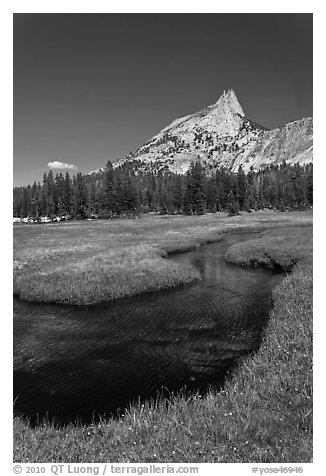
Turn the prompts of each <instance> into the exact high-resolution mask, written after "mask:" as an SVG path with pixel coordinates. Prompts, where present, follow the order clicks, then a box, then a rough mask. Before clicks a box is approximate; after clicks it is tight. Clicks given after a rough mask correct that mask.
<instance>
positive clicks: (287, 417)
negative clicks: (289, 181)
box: [14, 230, 312, 463]
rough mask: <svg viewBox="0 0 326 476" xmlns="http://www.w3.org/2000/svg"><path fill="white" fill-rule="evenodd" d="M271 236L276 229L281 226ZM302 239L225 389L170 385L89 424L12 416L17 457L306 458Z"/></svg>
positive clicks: (308, 327) (308, 285) (308, 330)
mask: <svg viewBox="0 0 326 476" xmlns="http://www.w3.org/2000/svg"><path fill="white" fill-rule="evenodd" d="M283 233H284V230H283ZM278 236H279V237H280V236H282V234H281V231H279V233H278ZM299 236H301V234H300V235H299ZM268 239H269V235H266V236H265V241H264V239H262V240H263V241H262V242H261V243H260V244H261V245H262V244H264V248H265V251H266V252H267V251H268V249H269V246H268V243H269V242H268ZM307 240H308V238H307ZM283 243H286V241H283ZM309 243H310V244H309ZM309 243H308V241H307V243H306V245H305V252H303V251H302V255H301V257H300V258H299V259H298V264H297V265H296V266H295V267H294V271H293V272H292V274H291V275H289V276H288V277H286V278H285V279H284V280H283V282H282V283H281V285H280V286H279V287H278V288H277V289H275V290H274V293H273V301H274V307H273V311H272V313H271V319H270V322H269V325H268V328H267V330H266V335H265V338H264V340H263V343H262V346H261V348H260V350H259V351H258V352H257V353H256V354H254V355H253V356H251V357H249V358H247V359H245V360H244V361H243V362H241V363H240V364H239V368H238V369H237V371H235V372H234V373H233V376H232V377H231V378H230V379H229V380H228V381H227V383H226V385H225V387H224V390H223V391H222V392H219V393H217V392H216V391H214V389H212V390H211V391H210V392H209V393H208V394H207V395H205V396H204V395H202V396H201V395H198V394H197V395H191V396H187V395H177V396H174V397H171V399H170V401H168V402H166V401H156V402H147V403H145V404H144V405H141V404H138V405H137V404H136V405H134V406H133V407H132V408H130V409H129V410H128V411H125V413H124V415H122V416H121V418H119V419H110V420H103V421H102V422H101V423H100V424H94V425H92V426H90V427H83V426H82V425H79V424H75V425H69V426H67V427H64V428H58V427H56V426H55V425H53V424H50V423H43V424H40V425H39V426H38V427H36V428H32V427H30V426H29V424H28V422H27V421H26V420H24V419H23V418H21V417H16V418H15V420H14V431H15V443H14V460H15V461H16V462H28V461H29V462H51V461H53V462H60V461H64V462H143V463H144V462H211V463H213V462H214V463H217V462H230V463H232V462H235V463H236V462H252V463H253V462H257V463H258V462H267V463H271V462H279V463H303V462H310V461H311V459H312V259H311V251H312V250H311V241H310V242H309ZM281 246H282V245H281V244H280V245H279V247H281ZM284 246H285V244H284ZM269 252H271V251H270V250H269ZM238 261H239V260H238Z"/></svg>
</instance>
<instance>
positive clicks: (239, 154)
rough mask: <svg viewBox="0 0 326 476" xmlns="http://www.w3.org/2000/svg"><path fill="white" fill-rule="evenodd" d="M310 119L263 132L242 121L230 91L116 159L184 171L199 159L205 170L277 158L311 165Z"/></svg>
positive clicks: (272, 161) (258, 163)
mask: <svg viewBox="0 0 326 476" xmlns="http://www.w3.org/2000/svg"><path fill="white" fill-rule="evenodd" d="M312 132H313V123H312V118H303V119H300V120H298V121H294V122H291V123H289V124H286V125H285V126H284V127H283V128H281V129H274V130H271V131H269V130H267V129H266V128H265V127H263V126H260V125H258V124H256V123H254V122H253V121H251V120H249V119H248V118H246V116H245V114H244V111H243V109H242V107H241V105H240V103H239V101H238V99H237V97H236V95H235V93H234V91H233V90H229V91H226V92H225V91H224V93H223V94H222V96H221V97H220V98H219V99H218V101H217V102H216V103H214V104H212V105H211V106H208V107H206V108H205V109H202V110H201V111H199V112H197V113H195V114H190V115H189V116H185V117H182V118H179V119H176V120H175V121H173V122H172V124H170V125H169V126H168V127H166V128H164V129H163V130H162V131H161V132H159V133H158V134H157V135H156V136H154V137H153V138H152V139H150V140H149V141H148V142H147V143H146V144H144V145H143V146H142V147H140V148H139V149H138V150H137V151H136V153H135V154H130V155H128V156H126V157H125V158H123V159H120V160H119V161H118V162H117V164H121V163H123V162H125V161H130V160H133V161H135V160H136V161H137V167H140V168H142V169H145V170H146V169H147V170H155V171H158V170H167V169H169V170H171V171H173V172H176V173H185V172H186V171H187V170H188V168H189V167H190V164H191V162H193V161H194V160H196V159H200V160H201V161H202V162H203V164H205V166H206V167H207V168H208V169H214V168H216V167H221V166H223V167H227V168H229V169H231V170H234V171H236V170H238V168H239V166H240V165H242V168H243V170H244V171H246V172H247V171H249V169H250V167H251V166H253V167H254V169H259V168H261V167H263V166H266V165H270V164H278V163H281V162H282V161H283V160H286V162H290V163H297V162H298V163H300V164H304V163H309V162H312V155H313V154H312V150H313V145H312Z"/></svg>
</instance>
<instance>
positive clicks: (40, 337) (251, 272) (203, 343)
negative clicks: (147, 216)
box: [14, 233, 283, 422]
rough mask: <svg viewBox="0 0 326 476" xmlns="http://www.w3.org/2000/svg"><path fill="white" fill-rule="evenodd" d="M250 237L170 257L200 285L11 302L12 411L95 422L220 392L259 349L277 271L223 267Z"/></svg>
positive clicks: (228, 238)
mask: <svg viewBox="0 0 326 476" xmlns="http://www.w3.org/2000/svg"><path fill="white" fill-rule="evenodd" d="M253 236H254V237H257V234H255V235H253V234H250V233H246V234H229V235H225V236H224V238H223V240H222V241H220V242H217V243H214V244H209V245H204V246H202V247H200V248H199V249H197V250H195V251H190V252H185V253H180V254H176V255H173V256H171V257H169V258H168V259H173V260H175V261H178V262H183V263H187V264H189V263H190V264H192V265H193V266H195V267H196V268H197V269H198V270H199V272H200V274H201V277H202V279H201V281H198V282H195V283H193V284H191V285H188V286H181V287H178V288H174V289H171V290H167V291H164V292H157V293H151V294H146V295H142V296H138V297H133V298H128V299H123V300H120V301H116V302H113V303H108V304H105V305H104V304H102V305H97V306H84V307H76V306H62V305H55V304H39V303H29V302H24V301H20V300H19V299H17V298H14V400H15V404H14V409H15V412H17V413H23V414H24V415H27V416H29V417H30V418H31V421H32V422H33V421H34V422H35V421H36V420H37V418H42V417H44V416H47V417H49V418H55V419H56V420H57V421H59V422H62V421H64V422H67V421H70V420H72V421H74V420H76V419H77V418H78V419H79V420H81V421H83V422H90V421H92V419H93V417H94V418H96V417H97V416H98V415H105V414H106V415H107V416H109V415H111V414H116V412H117V411H118V412H123V410H124V408H125V406H126V405H128V403H129V402H130V401H137V400H138V399H139V398H141V399H148V398H151V397H156V396H157V395H158V394H162V393H163V394H164V393H166V394H168V393H169V392H172V391H178V390H180V389H182V388H185V389H189V390H198V391H200V392H205V390H207V388H208V387H209V386H212V385H214V386H222V385H223V382H224V380H225V376H226V374H227V372H228V371H230V370H231V369H232V367H233V366H234V365H235V363H236V362H237V360H238V359H239V358H241V357H242V356H244V355H247V354H248V353H250V352H253V351H254V350H256V349H257V348H258V347H259V344H260V340H261V335H262V331H263V329H264V327H265V326H266V323H267V321H268V315H269V311H270V309H271V300H270V297H271V292H272V289H273V288H274V287H275V286H276V285H277V284H278V283H279V282H280V280H281V279H282V278H283V274H280V273H275V272H271V271H267V270H264V269H259V268H253V269H251V268H241V267H239V266H235V265H230V264H227V263H226V262H225V260H224V253H225V251H226V250H227V249H228V248H229V247H230V246H231V245H232V244H234V243H239V242H242V241H245V240H248V239H251V238H252V237H253Z"/></svg>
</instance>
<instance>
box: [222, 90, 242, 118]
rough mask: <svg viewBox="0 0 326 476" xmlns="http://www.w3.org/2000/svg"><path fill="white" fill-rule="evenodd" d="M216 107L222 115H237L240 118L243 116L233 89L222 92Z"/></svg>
mask: <svg viewBox="0 0 326 476" xmlns="http://www.w3.org/2000/svg"><path fill="white" fill-rule="evenodd" d="M216 107H217V108H219V109H220V110H221V112H222V111H223V112H224V113H227V112H231V113H232V114H239V115H240V116H242V117H244V115H245V113H244V112H243V109H242V107H241V105H240V103H239V101H238V98H237V96H236V95H235V92H234V90H233V89H228V90H227V91H223V94H222V96H221V97H220V98H219V100H218V101H217V102H216Z"/></svg>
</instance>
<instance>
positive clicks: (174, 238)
mask: <svg viewBox="0 0 326 476" xmlns="http://www.w3.org/2000/svg"><path fill="white" fill-rule="evenodd" d="M311 223H312V214H311V213H309V212H297V213H280V212H270V211H264V212H255V213H251V214H248V213H244V214H243V215H242V216H238V217H232V218H230V217H227V215H226V214H224V213H217V214H211V215H204V216H188V217H187V216H168V217H165V216H161V217H160V216H144V217H142V218H140V219H135V220H123V219H120V220H101V221H82V222H70V223H53V224H47V225H16V226H15V227H14V293H15V294H17V295H19V296H20V297H21V298H22V299H26V300H31V301H43V302H58V303H66V304H93V303H99V302H105V301H110V300H112V299H117V298H121V297H125V296H132V295H135V294H140V293H145V292H149V291H156V290H160V289H164V288H168V287H173V286H176V285H179V284H186V283H189V282H191V281H193V280H196V279H199V274H198V272H197V271H196V270H195V269H194V268H192V267H190V266H185V265H182V264H179V263H176V262H174V261H173V260H166V259H164V257H165V256H166V255H167V253H173V252H178V251H182V250H188V249H192V248H195V247H197V246H200V244H203V243H207V242H212V241H218V240H219V239H220V238H221V235H223V233H227V232H231V231H237V232H241V231H250V230H251V231H259V230H264V229H270V228H273V227H275V226H288V225H294V226H296V225H299V224H301V225H304V224H311Z"/></svg>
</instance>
